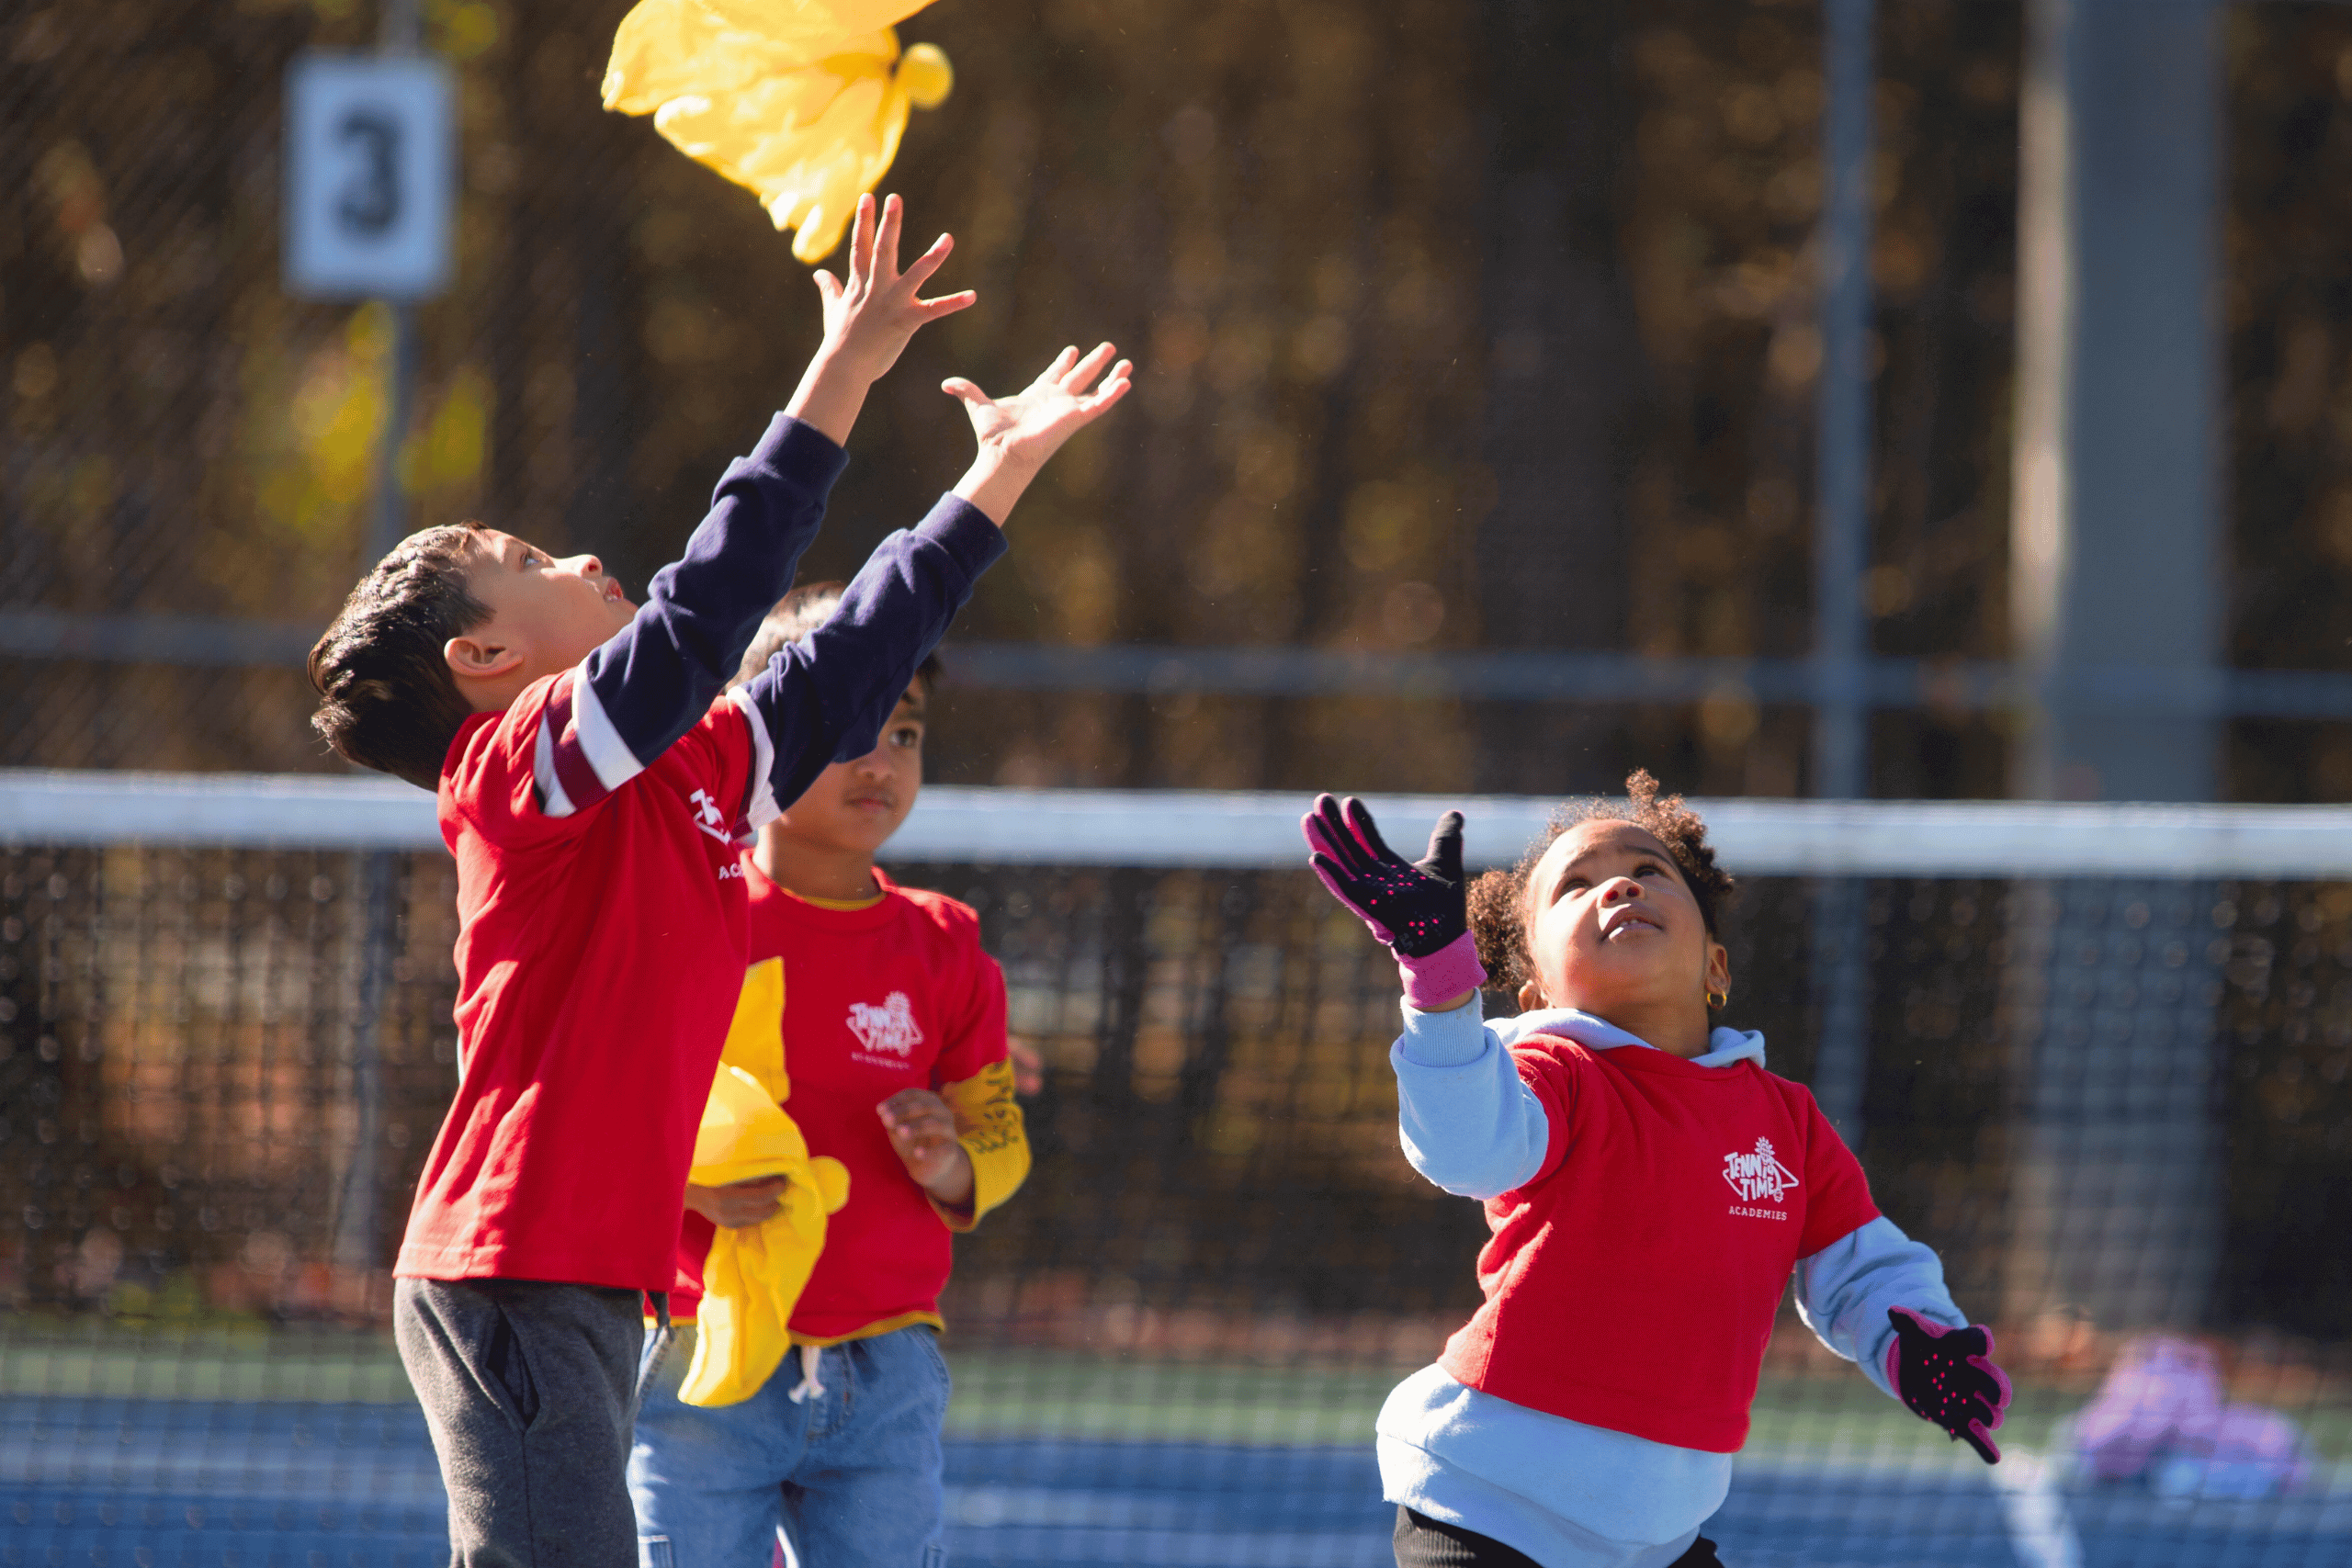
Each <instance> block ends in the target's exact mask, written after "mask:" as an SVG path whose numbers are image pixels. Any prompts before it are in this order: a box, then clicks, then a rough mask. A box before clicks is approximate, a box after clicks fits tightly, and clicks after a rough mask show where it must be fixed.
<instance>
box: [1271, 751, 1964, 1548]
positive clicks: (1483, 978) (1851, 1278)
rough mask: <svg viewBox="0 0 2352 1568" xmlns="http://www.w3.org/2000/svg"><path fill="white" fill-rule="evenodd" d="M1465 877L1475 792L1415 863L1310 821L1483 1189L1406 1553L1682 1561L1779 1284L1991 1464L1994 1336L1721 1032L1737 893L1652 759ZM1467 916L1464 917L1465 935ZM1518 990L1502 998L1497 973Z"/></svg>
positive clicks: (1736, 1424) (1411, 1434)
mask: <svg viewBox="0 0 2352 1568" xmlns="http://www.w3.org/2000/svg"><path fill="white" fill-rule="evenodd" d="M1626 784H1627V790H1628V793H1629V795H1630V800H1629V801H1628V802H1627V803H1623V804H1620V803H1615V802H1604V801H1599V800H1591V801H1586V802H1582V803H1580V804H1578V805H1576V806H1573V807H1569V808H1567V809H1566V811H1564V812H1563V813H1561V814H1560V816H1559V817H1557V818H1555V822H1554V826H1553V828H1552V830H1551V832H1550V834H1549V835H1548V836H1547V837H1546V838H1545V839H1544V840H1542V841H1540V842H1539V843H1537V844H1536V845H1535V846H1534V847H1533V848H1532V850H1531V851H1530V852H1529V854H1528V856H1527V858H1526V859H1525V860H1523V861H1521V863H1520V864H1519V866H1518V867H1517V868H1516V869H1515V870H1512V871H1510V872H1489V873H1487V874H1486V875H1485V876H1483V877H1481V878H1480V879H1479V881H1478V882H1477V884H1476V886H1470V885H1468V884H1467V883H1466V881H1465V878H1464V874H1463V869H1462V817H1461V814H1460V813H1459V812H1448V813H1446V815H1445V816H1444V817H1443V818H1441V819H1440V821H1439V823H1438V826H1437V829H1436V831H1435V832H1434V833H1432V834H1431V835H1430V847H1429V852H1428V854H1427V855H1425V856H1424V857H1423V858H1422V859H1421V860H1419V861H1418V862H1415V863H1409V864H1408V863H1407V862H1406V861H1405V860H1404V859H1403V858H1402V857H1401V856H1399V855H1397V853H1395V852H1393V851H1391V850H1390V849H1389V848H1388V847H1387V845H1386V844H1385V843H1383V842H1382V841H1381V838H1380V834H1379V831H1378V829H1376V828H1375V827H1374V825H1373V820H1372V817H1371V814H1370V813H1369V812H1367V811H1365V810H1364V808H1363V804H1362V803H1361V802H1359V801H1355V800H1352V799H1351V800H1349V801H1346V802H1345V803H1341V802H1340V801H1336V800H1334V799H1333V798H1332V797H1331V796H1329V795H1324V796H1321V797H1320V798H1319V799H1317V802H1316V807H1315V811H1314V812H1313V814H1311V815H1310V816H1308V817H1307V818H1306V820H1305V823H1304V824H1303V825H1304V827H1305V829H1306V838H1307V842H1308V844H1309V845H1310V846H1311V848H1312V850H1313V855H1312V857H1311V858H1312V863H1313V864H1314V867H1315V870H1316V872H1317V874H1318V875H1320V876H1321V877H1322V879H1323V883H1324V886H1327V887H1329V889H1330V891H1331V893H1332V895H1333V897H1337V898H1338V899H1340V902H1341V903H1343V904H1345V905H1347V906H1348V908H1351V909H1352V910H1354V911H1355V912H1356V913H1357V914H1358V915H1360V916H1362V917H1363V919H1364V920H1365V922H1366V923H1367V924H1369V925H1370V926H1371V927H1372V930H1373V934H1374V936H1376V937H1378V938H1379V939H1380V940H1381V942H1384V943H1385V944H1386V945H1387V946H1388V947H1389V948H1390V950H1391V951H1392V952H1394V953H1395V954H1396V955H1397V967H1398V970H1399V972H1400V974H1401V976H1402V978H1403V981H1404V988H1405V1009H1404V1014H1405V1030H1404V1033H1403V1035H1402V1036H1401V1037H1400V1038H1399V1039H1398V1040H1397V1043H1396V1045H1395V1047H1394V1048H1393V1049H1392V1051H1391V1052H1390V1061H1391V1063H1392V1065H1393V1066H1395V1067H1396V1069H1397V1088H1398V1103H1399V1122H1400V1131H1401V1134H1402V1141H1403V1144H1404V1148H1405V1155H1406V1157H1407V1158H1408V1159H1409V1160H1410V1161H1411V1162H1412V1164H1413V1166H1414V1168H1416V1169H1418V1170H1419V1171H1420V1173H1421V1174H1422V1175H1423V1176H1425V1177H1427V1178H1428V1179H1430V1180H1431V1181H1432V1182H1435V1183H1436V1184H1437V1185H1438V1186H1440V1187H1442V1188H1444V1189H1445V1190H1447V1191H1450V1192H1454V1193H1458V1194H1462V1195H1464V1196H1467V1197H1475V1198H1478V1199H1480V1200H1482V1201H1484V1202H1485V1204H1486V1210H1487V1225H1488V1226H1489V1228H1490V1229H1491V1230H1492V1232H1493V1236H1492V1239H1491V1240H1489V1242H1488V1243H1487V1247H1486V1249H1485V1250H1484V1251H1483V1252H1482V1253H1481V1254H1480V1255H1479V1258H1478V1283H1479V1287H1480V1289H1481V1290H1482V1291H1483V1292H1485V1295H1486V1302H1485V1304H1484V1305H1482V1306H1481V1307H1480V1308H1479V1309H1478V1311H1477V1313H1476V1314H1475V1315H1474V1316H1473V1317H1472V1318H1471V1320H1470V1321H1469V1323H1468V1324H1466V1325H1464V1326H1463V1328H1462V1329H1461V1330H1460V1331H1459V1332H1458V1333H1456V1334H1455V1335H1454V1336H1453V1338H1452V1339H1450V1340H1449V1341H1447V1343H1446V1347H1445V1352H1444V1354H1443V1355H1442V1356H1441V1357H1440V1358H1439V1359H1438V1361H1437V1363H1436V1365H1434V1366H1431V1367H1429V1368H1427V1369H1425V1370H1424V1371H1420V1372H1418V1373H1416V1374H1415V1375H1414V1376H1413V1377H1411V1378H1408V1379H1407V1380H1406V1381H1405V1382H1404V1383H1402V1384H1400V1385H1399V1386H1398V1387H1397V1390H1396V1391H1395V1393H1392V1394H1391V1395H1390V1396H1389V1399H1388V1402H1387V1404H1385V1406H1384V1407H1383V1408H1382V1410H1381V1414H1380V1420H1379V1424H1378V1425H1379V1452H1380V1467H1381V1479H1382V1483H1383V1488H1384V1493H1385V1496H1386V1497H1387V1499H1388V1500H1389V1501H1391V1502H1393V1503H1395V1504H1397V1533H1396V1551H1397V1562H1398V1564H1399V1568H1433V1565H1435V1564H1440V1563H1443V1564H1447V1565H1450V1568H1453V1565H1472V1564H1476V1565H1486V1564H1510V1565H1520V1564H1525V1563H1529V1562H1537V1563H1542V1564H1544V1568H1668V1565H1676V1568H1686V1565H1700V1564H1708V1563H1714V1562H1719V1561H1720V1560H1719V1559H1718V1558H1717V1557H1716V1555H1715V1549H1714V1546H1713V1542H1711V1541H1709V1540H1707V1539H1706V1538H1705V1537H1703V1536H1702V1535H1700V1533H1699V1527H1700V1526H1701V1525H1702V1524H1703V1523H1704V1522H1705V1520H1706V1519H1707V1517H1708V1516H1709V1515H1711V1514H1713V1512H1714V1511H1715V1509H1716V1508H1717V1507H1718V1506H1720V1505H1721V1504H1722V1502H1723V1499H1724V1493H1725V1491H1726V1490H1727V1489H1728V1488H1729V1485H1730V1482H1731V1456H1732V1455H1733V1454H1734V1453H1735V1452H1736V1451H1737V1450H1738V1449H1739V1447H1740V1444H1741V1443H1742V1442H1743V1441H1745V1439H1746V1438H1747V1417H1748V1406H1749V1405H1750V1404H1751V1403H1752V1402H1753V1401H1754V1399H1755V1396H1756V1386H1757V1379H1758V1373H1759V1371H1761V1369H1762V1366H1763V1359H1764V1348H1765V1343H1766V1341H1767V1340H1768V1339H1769V1338H1770V1336H1771V1331H1772V1319H1773V1315H1774V1314H1775V1312H1776V1311H1777V1309H1778V1307H1779V1303H1780V1297H1781V1287H1782V1285H1783V1284H1784V1283H1785V1282H1786V1281H1787V1280H1788V1279H1789V1277H1790V1274H1791V1272H1792V1271H1793V1272H1794V1273H1795V1275H1796V1282H1797V1305H1798V1309H1799V1311H1800V1312H1801V1313H1802V1314H1804V1318H1805V1321H1806V1322H1807V1324H1808V1325H1811V1326H1812V1328H1813V1330H1814V1332H1815V1333H1816V1334H1818V1335H1819V1336H1820V1337H1821V1338H1822V1339H1823V1341H1824V1342H1825V1343H1826V1344H1827V1345H1828V1346H1829V1347H1830V1348H1832V1349H1833V1350H1836V1351H1837V1352H1838V1354H1840V1355H1842V1356H1844V1357H1846V1358H1848V1359H1851V1360H1856V1361H1859V1362H1860V1364H1861V1367H1862V1370H1863V1371H1864V1372H1865V1374H1866V1375H1868V1376H1869V1377H1870V1379H1871V1382H1875V1383H1877V1384H1878V1385H1879V1387H1880V1388H1881V1389H1883V1390H1884V1391H1885V1392H1887V1393H1891V1394H1893V1395H1894V1397H1896V1398H1898V1399H1900V1400H1901V1401H1902V1402H1903V1403H1904V1404H1906V1405H1907V1406H1909V1407H1910V1408H1911V1409H1912V1410H1913V1411H1914V1412H1916V1413H1917V1414H1918V1415H1919V1416H1922V1417H1924V1418H1925V1419H1927V1420H1928V1421H1931V1422H1934V1423H1935V1424H1936V1425H1938V1426H1939V1427H1943V1428H1944V1429H1945V1430H1946V1431H1948V1432H1950V1433H1951V1435H1952V1436H1953V1437H1954V1438H1964V1439H1966V1440H1967V1441H1968V1442H1969V1443H1970V1444H1971V1445H1972V1446H1973V1448H1974V1449H1975V1450H1977V1452H1978V1453H1979V1454H1980V1455H1981V1456H1982V1457H1983V1458H1984V1459H1985V1462H1987V1463H1993V1462H1995V1461H1998V1459H1999V1458H2000V1450H1998V1449H1996V1447H1995V1446H1994V1445H1993V1442H1992V1440H1991V1438H1990V1433H1991V1432H1992V1431H1993V1430H1994V1429H1995V1428H1996V1427H1999V1426H2000V1424H2001V1416H2002V1412H2003V1410H2004V1409H2005V1408H2006V1407H2007V1404H2008V1400H2009V1384H2008V1380H2007V1377H2005V1376H2004V1375H2003V1374H2002V1372H2001V1371H2000V1369H1999V1368H1998V1367H1996V1366H1995V1365H1994V1364H1993V1362H1992V1360H1991V1355H1992V1349H1993V1338H1992V1335H1991V1333H1990V1331H1989V1330H1986V1329H1985V1328H1983V1327H1980V1326H1974V1325H1970V1324H1969V1322H1968V1319H1967V1317H1966V1316H1965V1314H1962V1313H1961V1312H1960V1310H1959V1309H1958V1308H1957V1307H1955V1306H1954V1305H1953V1304H1952V1301H1951V1295H1950V1294H1949V1293H1948V1292H1946V1290H1945V1289H1944V1282H1943V1270H1942V1267H1941V1265H1940V1264H1939V1262H1938V1260H1937V1258H1936V1255H1935V1254H1934V1253H1933V1252H1932V1251H1930V1250H1929V1249H1928V1248H1927V1247H1923V1246H1921V1245H1920V1244H1918V1243H1917V1242H1914V1241H1912V1240H1910V1239H1909V1238H1908V1237H1906V1236H1905V1235H1904V1234H1903V1233H1902V1232H1901V1231H1900V1230H1898V1229H1896V1228H1895V1226H1894V1223H1893V1222H1892V1221H1890V1220H1888V1219H1886V1218H1885V1217H1884V1216H1883V1215H1882V1214H1880V1213H1879V1212H1878V1210H1877V1208H1876V1207H1875V1206H1874V1205H1873V1204H1872V1203H1871V1196H1870V1187H1869V1183H1868V1182H1867V1181H1865V1180H1864V1179H1863V1177H1862V1171H1861V1167H1860V1164H1858V1163H1857V1162H1856V1160H1855V1158H1854V1156H1853V1154H1852V1152H1851V1151H1850V1150H1849V1149H1848V1148H1847V1147H1846V1145H1845V1144H1844V1142H1843V1141H1842V1140H1840V1139H1839V1138H1838V1134H1837V1132H1836V1131H1835V1130H1834V1129H1833V1128H1832V1127H1831V1126H1830V1124H1829V1122H1828V1121H1827V1120H1826V1118H1825V1117H1824V1116H1823V1115H1822V1114H1821V1111H1820V1110H1819V1108H1818V1107H1816V1106H1815V1104H1814V1100H1813V1096H1812V1095H1811V1093H1809V1092H1808V1091H1807V1090H1806V1089H1804V1088H1803V1087H1802V1086H1801V1085H1798V1084H1795V1083H1792V1082H1790V1081H1789V1080H1788V1079H1786V1078H1783V1077H1777V1076H1776V1075H1774V1074H1772V1073H1769V1072H1767V1071H1765V1070H1764V1041H1763V1037H1762V1036H1761V1035H1759V1034H1757V1033H1755V1032H1740V1031H1737V1030H1732V1029H1726V1028H1720V1027H1716V1026H1715V1025H1714V1022H1713V1020H1714V1017H1715V1015H1717V1014H1719V1013H1720V1012H1722V1011H1723V1010H1724V1007H1725V1006H1726V1005H1727V1004H1728V1003H1729V1001H1730V992H1731V972H1730V968H1729V964H1728V961H1727V958H1726V955H1725V953H1724V946H1723V943H1722V942H1721V941H1719V940H1718V938H1717V935H1716V924H1715V919H1716V913H1717V910H1718V908H1720V907H1721V906H1722V904H1723V903H1724V901H1725V900H1726V899H1727V898H1728V897H1730V895H1731V893H1732V890H1733V884H1732V879H1731V877H1730V876H1729V875H1728V874H1725V873H1724V871H1723V870H1721V869H1720V868H1719V867H1718V866H1717V865H1716V864H1715V857H1714V851H1713V848H1712V847H1710V846H1709V845H1708V843H1707V841H1706V827H1705V825H1704V824H1703V823H1702V822H1701V820H1700V819H1699V817H1698V815H1697V813H1695V812H1693V811H1691V809H1690V808H1689V807H1686V806H1685V805H1684V804H1683V803H1682V801H1681V800H1680V798H1679V797H1674V796H1669V797H1667V798H1664V799H1661V798H1659V796H1658V794H1657V781H1656V780H1654V779H1652V778H1651V777H1650V776H1649V774H1647V773H1634V775H1633V777H1632V778H1630V779H1628V780H1627V781H1626ZM1474 927H1475V934H1474ZM1489 976H1493V977H1494V978H1495V979H1497V980H1499V981H1500V982H1501V983H1502V984H1503V985H1504V986H1505V987H1510V988H1513V989H1515V990H1516V992H1517V999H1518V1002H1519V1005H1520V1009H1521V1012H1520V1015H1519V1016H1518V1017H1517V1018H1515V1019H1512V1020H1510V1021H1506V1022H1499V1023H1494V1024H1489V1023H1487V1022H1485V1021H1483V1020H1482V1019H1481V1018H1480V1016H1479V987H1481V986H1482V985H1485V984H1486V983H1487V980H1488V978H1489Z"/></svg>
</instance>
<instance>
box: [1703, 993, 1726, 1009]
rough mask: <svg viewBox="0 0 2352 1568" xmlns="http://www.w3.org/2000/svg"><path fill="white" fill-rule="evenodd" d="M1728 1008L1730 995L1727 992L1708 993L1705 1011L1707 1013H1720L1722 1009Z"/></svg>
mask: <svg viewBox="0 0 2352 1568" xmlns="http://www.w3.org/2000/svg"><path fill="white" fill-rule="evenodd" d="M1729 1006H1731V993H1730V992H1729V991H1709V992H1708V993H1707V1010H1708V1011H1709V1012H1721V1011H1723V1010H1724V1009H1725V1008H1727V1007H1729Z"/></svg>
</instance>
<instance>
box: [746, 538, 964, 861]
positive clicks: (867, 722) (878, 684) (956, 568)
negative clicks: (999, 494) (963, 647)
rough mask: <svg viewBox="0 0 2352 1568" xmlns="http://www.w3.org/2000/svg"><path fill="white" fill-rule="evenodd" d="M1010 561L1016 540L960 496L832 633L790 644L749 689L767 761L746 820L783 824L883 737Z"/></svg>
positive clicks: (876, 576) (869, 585) (894, 542)
mask: <svg viewBox="0 0 2352 1568" xmlns="http://www.w3.org/2000/svg"><path fill="white" fill-rule="evenodd" d="M1003 553H1004V535H1003V534H1002V532H1001V531H1000V530H999V529H998V527H997V525H995V524H994V523H991V522H989V518H988V514H987V513H984V512H982V511H980V510H979V509H978V507H976V506H974V505H972V503H971V502H967V501H965V500H964V499H963V498H961V497H960V496H956V495H943V496H941V497H940V498H939V504H937V505H936V506H933V508H932V509H931V514H930V515H929V516H928V517H925V518H924V519H923V520H922V523H921V524H920V525H917V526H916V527H914V528H911V529H900V530H899V532H897V533H895V534H892V535H891V536H889V537H888V538H887V539H884V540H883V541H882V542H881V543H880V544H879V545H876V547H874V553H873V554H872V555H871V556H868V557H867V558H866V561H865V566H864V567H862V568H860V569H859V570H858V574H857V576H856V577H855V578H854V579H853V580H852V581H851V582H850V585H849V587H848V588H847V589H845V590H843V591H842V602H841V604H840V606H839V607H838V608H836V609H835V610H834V611H833V613H832V615H831V616H830V617H828V618H827V619H826V621H825V624H824V625H823V626H819V627H818V628H817V629H816V630H815V631H813V632H810V633H809V635H808V636H807V637H802V638H801V639H800V640H799V641H798V642H796V643H790V644H787V645H786V647H785V648H784V649H782V650H781V651H779V652H778V653H777V654H776V656H775V658H774V659H772V660H768V667H767V668H766V669H765V670H763V671H760V672H759V673H758V674H757V675H754V676H752V679H751V680H750V681H748V682H745V683H744V684H743V685H741V687H738V688H737V689H736V691H735V693H734V701H735V704H736V705H737V706H739V707H741V709H742V710H743V712H744V714H745V716H747V717H749V718H750V719H751V721H752V746H753V750H754V754H755V757H756V761H755V763H754V766H753V769H752V791H751V799H750V800H749V801H748V802H746V809H745V814H746V816H747V817H748V818H749V819H750V823H751V825H752V827H754V828H757V827H759V826H760V825H761V824H763V823H765V822H770V821H773V820H775V817H776V814H777V813H778V812H780V811H782V810H783V809H784V808H785V807H788V806H790V805H791V804H792V803H793V802H794V801H796V800H797V799H799V798H800V794H801V792H802V791H803V790H805V789H807V788H808V787H809V784H812V783H814V782H815V780H816V777H817V775H818V774H819V773H822V772H823V771H824V770H825V768H826V767H827V766H828V765H829V764H831V763H833V762H843V761H849V760H851V759H852V758H855V757H863V756H865V754H866V753H867V752H868V751H871V750H874V744H875V742H876V740H878V739H881V736H882V726H883V725H884V724H885V723H887V722H888V720H889V717H890V710H891V709H892V708H894V707H896V706H897V705H898V703H899V698H900V697H901V696H904V695H905V694H906V690H907V686H908V683H909V682H911V681H913V679H914V677H915V667H916V666H917V665H919V664H921V663H922V661H923V660H924V659H925V658H926V657H927V656H928V655H929V654H930V652H931V650H932V649H933V648H935V647H937V646H938V644H939V639H940V637H943V636H944V635H945V633H946V631H947V623H948V622H950V621H952V620H954V619H955V617H956V611H957V610H959V609H961V608H963V605H964V602H965V601H966V600H967V599H969V598H970V597H971V596H972V584H973V583H974V582H975V581H978V578H979V575H980V573H981V572H983V571H986V570H988V569H989V563H991V562H992V561H994V560H995V559H996V558H997V557H999V556H1001V555H1002V554H1003Z"/></svg>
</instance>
